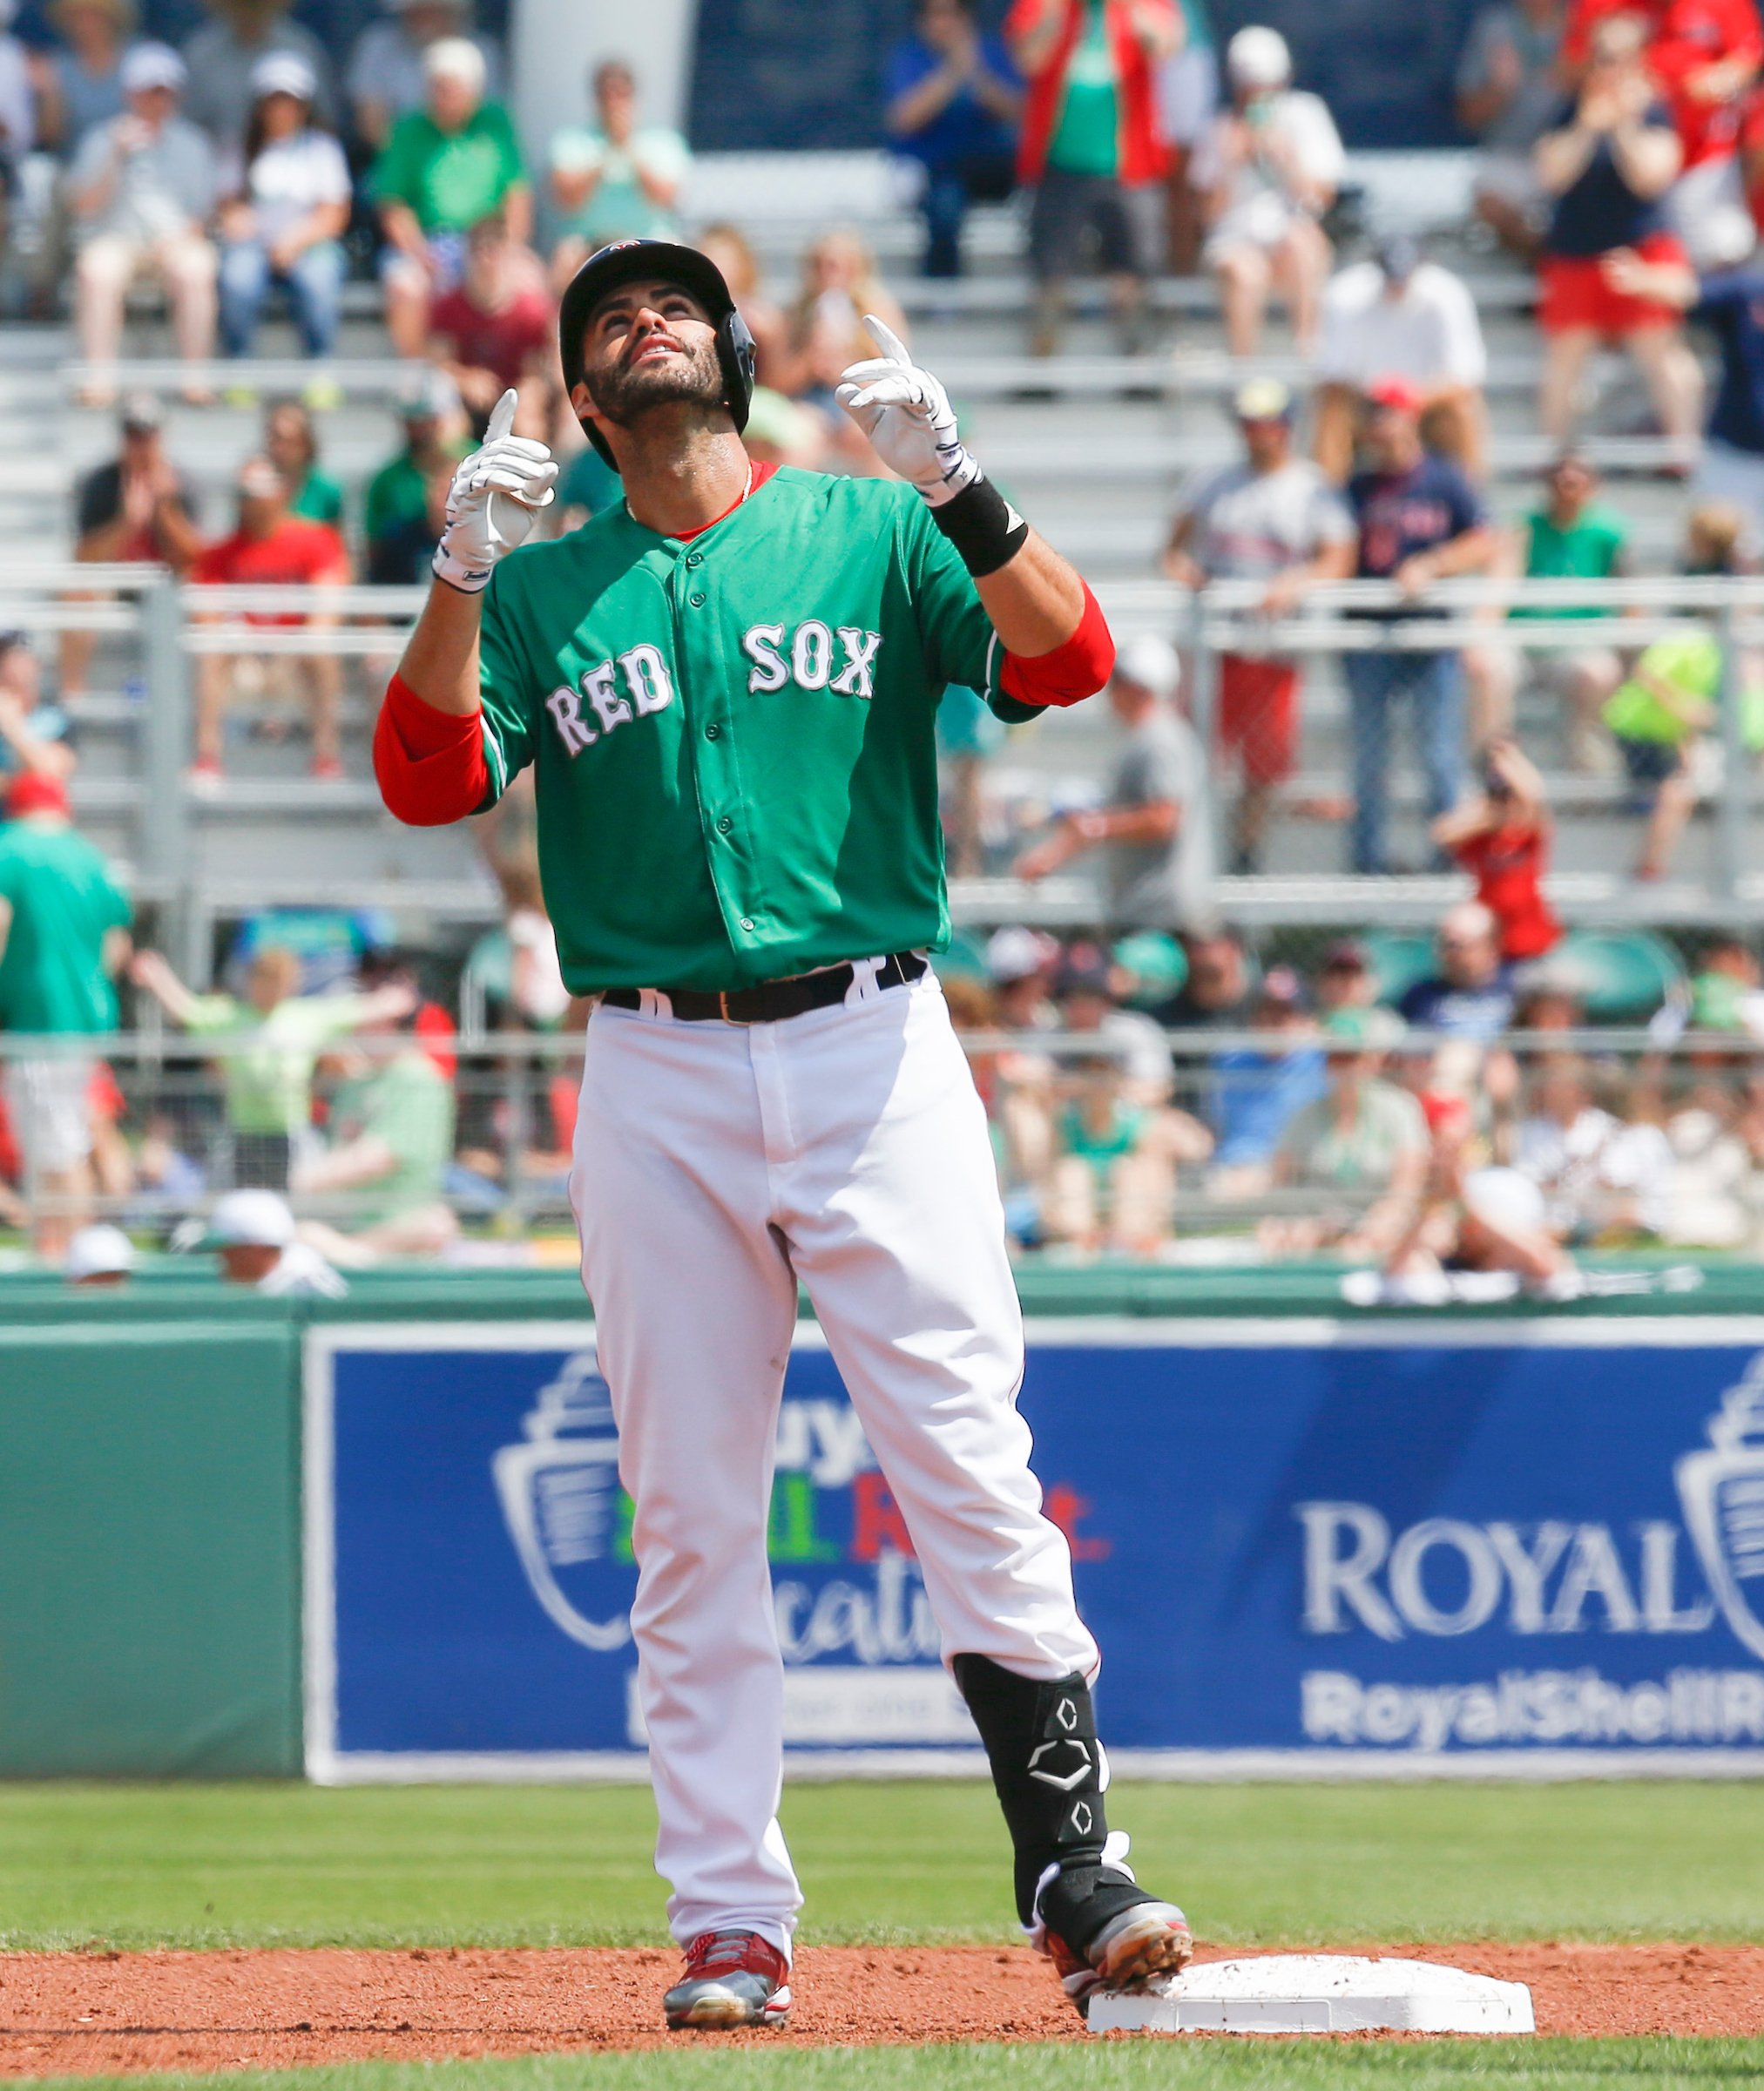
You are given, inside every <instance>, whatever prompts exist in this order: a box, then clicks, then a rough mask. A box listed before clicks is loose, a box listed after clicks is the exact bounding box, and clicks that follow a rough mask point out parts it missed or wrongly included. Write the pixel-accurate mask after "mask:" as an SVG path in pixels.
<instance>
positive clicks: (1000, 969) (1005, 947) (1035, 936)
mask: <svg viewBox="0 0 1764 2091" xmlns="http://www.w3.org/2000/svg"><path fill="white" fill-rule="evenodd" d="M1058 957H1059V946H1058V944H1056V943H1055V942H1054V940H1053V939H1052V937H1047V936H1044V935H1043V933H1042V932H1041V931H1040V930H1030V929H1024V927H1023V926H1022V924H1018V923H1007V924H1005V926H1004V928H1003V929H1002V930H993V932H992V934H991V936H990V938H989V939H988V940H987V944H986V971H987V973H988V974H989V976H990V978H991V980H992V983H993V985H995V986H997V987H1007V986H1009V985H1010V983H1011V982H1012V981H1013V980H1029V979H1032V978H1034V976H1035V975H1036V974H1037V973H1044V972H1046V971H1047V970H1048V968H1049V967H1050V966H1051V964H1053V962H1054V961H1055V959H1056V958H1058Z"/></svg>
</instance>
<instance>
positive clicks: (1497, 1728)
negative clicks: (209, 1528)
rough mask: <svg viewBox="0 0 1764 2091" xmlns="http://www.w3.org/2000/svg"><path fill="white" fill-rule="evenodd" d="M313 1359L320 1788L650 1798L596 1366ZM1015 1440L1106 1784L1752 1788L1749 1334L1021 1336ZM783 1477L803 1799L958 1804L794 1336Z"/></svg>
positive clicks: (1762, 1520)
mask: <svg viewBox="0 0 1764 2091" xmlns="http://www.w3.org/2000/svg"><path fill="white" fill-rule="evenodd" d="M307 1340H308V1360H307V1402H306V1439H305V1445H306V1452H305V1457H306V1492H305V1516H306V1561H305V1573H306V1646H307V1762H308V1770H309V1772H310V1774H311V1776H314V1778H317V1779H321V1780H326V1781H342V1780H362V1779H376V1778H377V1779H420V1778H457V1777H475V1776H476V1777H556V1776H615V1777H617V1776H641V1773H642V1770H643V1749H644V1736H643V1725H642V1718H641V1713H640V1709H639V1703H638V1699H637V1695H636V1691H635V1668H636V1655H635V1651H634V1650H633V1648H632V1644H631V1634H630V1622H629V1609H630V1605H631V1600H632V1592H633V1589H634V1587H635V1581H636V1573H637V1572H636V1565H635V1562H634V1560H633V1559H632V1547H631V1539H630V1504H629V1500H628V1499H627V1498H626V1497H625V1495H624V1493H623V1492H622V1491H621V1489H620V1487H619V1485H618V1442H617V1436H616V1432H615V1431H614V1427H613V1422H612V1406H611V1402H610V1399H609V1397H608V1394H607V1390H606V1386H605V1381H604V1380H603V1379H602V1378H601V1377H600V1374H599V1371H598V1364H597V1362H596V1358H595V1354H594V1350H593V1343H592V1331H591V1329H589V1330H585V1329H584V1326H583V1325H582V1324H579V1323H577V1324H558V1325H557V1326H553V1327H528V1328H509V1327H502V1326H490V1327H486V1326H483V1325H482V1324H459V1325H457V1326H449V1325H446V1324H425V1325H422V1326H403V1325H380V1326H374V1327H367V1326H363V1327H353V1328H352V1327H349V1326H348V1325H336V1324H333V1325H330V1326H328V1327H321V1328H318V1329H315V1330H313V1331H311V1332H310V1333H309V1335H308V1339H307ZM1022 1406H1023V1410H1024V1414H1025V1416H1026V1417H1027V1418H1028V1419H1029V1421H1030V1424H1031V1427H1032V1428H1033V1430H1034V1432H1035V1438H1036V1447H1037V1452H1036V1464H1037V1472H1039V1474H1040V1476H1041V1479H1042V1482H1043V1485H1044V1489H1045V1492H1046V1501H1047V1507H1048V1510H1049V1512H1050V1514H1051V1516H1052V1517H1053V1518H1054V1519H1055V1521H1056V1522H1057V1523H1058V1524H1059V1525H1060V1526H1061V1527H1062V1528H1063V1529H1064V1532H1065V1533H1066V1535H1067V1537H1068V1539H1069V1540H1070V1542H1071V1549H1072V1556H1073V1563H1074V1572H1075V1574H1076V1577H1077V1582H1078V1598H1079V1602H1080V1604H1081V1606H1082V1607H1083V1609H1084V1611H1085V1616H1086V1618H1087V1619H1088V1621H1090V1624H1091V1625H1092V1627H1093V1629H1094V1630H1095V1632H1096V1634H1097V1635H1098V1640H1099V1641H1100V1642H1101V1644H1102V1648H1103V1652H1104V1669H1103V1676H1102V1681H1101V1683H1100V1686H1099V1688H1098V1705H1099V1711H1100V1714H1101V1716H1102V1719H1103V1722H1104V1723H1105V1734H1106V1736H1107V1737H1108V1740H1109V1743H1110V1749H1111V1756H1112V1758H1113V1760H1114V1762H1115V1763H1116V1765H1117V1767H1118V1768H1119V1770H1123V1771H1130V1772H1136V1773H1139V1774H1151V1775H1165V1776H1193V1777H1208V1776H1211V1777H1230V1776H1297V1777H1311V1776H1337V1777H1339V1776H1380V1777H1390V1776H1404V1775H1409V1776H1415V1775H1423V1776H1437V1775H1440V1774H1457V1775H1461V1776H1530V1777H1549V1776H1570V1775H1574V1774H1580V1773H1589V1772H1591V1773H1600V1774H1605V1775H1607V1776H1610V1775H1620V1774H1624V1773H1639V1772H1646V1771H1659V1772H1666V1771H1671V1772H1673V1773H1680V1774H1681V1773H1698V1772H1703V1773H1707V1774H1710V1775H1718V1774H1727V1775H1731V1774H1734V1773H1739V1772H1746V1773H1748V1774H1750V1775H1752V1776H1757V1775H1759V1774H1760V1773H1764V1321H1749V1320H1745V1319H1741V1318H1738V1317H1720V1318H1716V1317H1694V1316H1675V1317H1673V1318H1660V1319H1653V1318H1632V1319H1625V1320H1623V1321H1620V1322H1619V1321H1616V1320H1612V1321H1605V1322H1601V1321H1597V1320H1587V1319H1571V1320H1570V1319H1565V1320H1554V1321H1552V1320H1541V1319H1540V1320H1519V1319H1514V1320H1511V1321H1478V1322H1469V1321H1463V1322H1456V1323H1454V1322H1440V1323H1422V1322H1417V1321H1414V1320H1409V1321H1404V1322H1401V1323H1398V1322H1394V1321H1393V1322H1384V1323H1363V1322H1362V1323H1351V1324H1349V1323H1337V1322H1334V1321H1290V1322H1284V1323H1280V1322H1274V1323H1254V1322H1250V1321H1240V1322H1222V1321H1214V1322H1196V1321H1105V1320H1094V1321H1092V1320H1085V1321H1072V1322H1061V1323H1057V1322H1041V1323H1031V1324H1030V1358H1029V1370H1028V1372H1027V1375H1026V1377H1025V1380H1024V1390H1023V1396H1022ZM777 1453H778V1457H777V1480H776V1485H775V1487H774V1494H773V1499H772V1506H771V1533H770V1550H771V1558H772V1571H773V1602H774V1607H775V1611H776V1620H777V1627H778V1637H779V1642H780V1646H781V1650H782V1653H783V1659H784V1705H785V1729H786V1737H787V1747H788V1749H789V1750H790V1753H791V1756H792V1760H793V1766H794V1770H796V1771H798V1772H799V1773H824V1772H830V1771H835V1770H853V1771H855V1770H889V1771H892V1772H896V1773H902V1772H913V1771H923V1770H935V1771H950V1770H970V1769H978V1768H979V1758H978V1755H977V1739H976V1737H975V1736H974V1732H973V1729H972V1728H971V1726H970V1723H969V1721H968V1718H967V1715H966V1712H965V1710H964V1709H963V1706H962V1704H961V1702H960V1700H959V1699H958V1698H957V1696H956V1693H955V1691H954V1689H953V1688H952V1686H951V1685H950V1682H949V1679H948V1676H947V1674H946V1673H945V1671H944V1670H943V1668H942V1666H941V1662H940V1660H939V1657H940V1649H939V1644H938V1639H937V1633H936V1625H935V1623H934V1621H933V1620H932V1618H931V1615H930V1610H929V1605H928V1602H927V1600H926V1597H925V1593H924V1589H923V1584H922V1581H921V1580H920V1576H919V1572H918V1567H917V1564H916V1560H915V1559H914V1555H913V1551H912V1542H911V1539H910V1535H909V1533H908V1531H907V1529H906V1526H905V1523H904V1520H903V1519H902V1516H901V1513H900V1511H899V1509H898V1507H897V1506H896V1503H895V1501H894V1499H893V1497H892V1496H891V1494H890V1493H889V1489H888V1486H887V1484H886V1481H885V1480H884V1479H883V1477H882V1474H881V1473H880V1472H878V1471H877V1469H876V1465H875V1460H874V1458H873V1457H872V1455H871V1453H870V1451H869V1448H868V1445H867V1444H866V1443H865V1441H864V1437H863V1431H862V1425H861V1424H860V1422H859V1419H858V1418H857V1417H856V1416H855V1413H854V1411H853V1410H852V1407H851V1404H850V1403H849V1401H848V1399H847V1397H846V1394H845V1391H844V1388H843V1386H842V1385H841V1381H840V1378H839V1375H838V1373H837V1372H836V1371H835V1369H834V1365H833V1362H832V1360H831V1358H830V1357H828V1353H827V1350H826V1349H825V1347H824V1345H823V1343H821V1340H820V1336H819V1332H818V1331H817V1330H814V1328H813V1327H812V1326H806V1325H805V1326H804V1327H803V1329H802V1330H801V1331H800V1332H799V1337H798V1342H797V1344H796V1347H795V1350H794V1353H793V1356H792V1358H791V1361H790V1367H789V1370H788V1373H787V1378H786V1384H785V1390H784V1399H783V1405H782V1409H781V1414H780V1418H779V1424H778V1440H777Z"/></svg>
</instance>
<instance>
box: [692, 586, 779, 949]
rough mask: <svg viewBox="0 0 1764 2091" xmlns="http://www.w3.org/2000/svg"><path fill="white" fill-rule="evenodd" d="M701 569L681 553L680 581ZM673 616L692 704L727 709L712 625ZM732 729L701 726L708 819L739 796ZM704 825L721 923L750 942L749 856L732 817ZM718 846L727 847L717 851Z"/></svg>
mask: <svg viewBox="0 0 1764 2091" xmlns="http://www.w3.org/2000/svg"><path fill="white" fill-rule="evenodd" d="M705 564H706V555H705V554H704V553H703V552H696V551H693V552H685V553H683V554H682V555H681V558H680V562H679V570H678V571H679V578H680V579H685V578H686V574H687V573H690V574H691V576H692V578H693V579H694V580H696V579H699V578H700V573H699V570H700V568H702V567H703V566H704V565H705ZM706 599H707V598H706V594H705V592H704V590H703V589H702V588H696V587H695V588H693V589H692V590H691V591H690V592H688V593H687V594H686V596H685V597H684V602H683V606H684V607H685V608H686V609H688V610H702V609H703V608H704V606H705V604H706ZM674 600H675V602H676V604H677V605H678V604H681V602H682V599H681V597H679V596H678V595H676V597H675V598H674ZM675 616H676V619H678V623H679V645H680V648H681V653H682V657H683V658H684V659H687V660H693V662H694V664H695V666H696V667H697V668H698V670H699V671H700V672H699V673H694V674H693V688H694V691H695V693H697V699H696V700H697V701H700V702H702V703H703V704H704V705H705V707H706V708H709V707H712V706H717V707H725V706H726V705H727V690H728V687H729V684H728V673H729V670H728V666H727V662H725V661H723V660H719V659H717V658H716V646H717V640H716V633H715V625H716V620H715V619H701V618H693V619H685V618H681V617H679V610H678V609H677V610H676V612H675ZM734 729H735V721H734V720H733V718H732V717H729V716H727V715H726V716H724V717H722V718H711V719H706V721H705V722H704V727H703V733H702V740H701V742H700V747H701V749H702V753H701V755H700V758H699V761H697V762H696V763H694V765H693V767H694V768H695V769H696V770H697V771H698V784H699V802H700V805H701V806H703V807H705V809H706V814H707V815H708V812H709V809H710V808H712V807H714V806H715V805H716V804H717V803H718V802H719V801H720V802H721V803H722V804H723V805H725V806H727V805H729V804H730V803H731V802H733V801H735V800H736V799H737V798H738V797H739V788H738V773H737V769H736V763H735V740H736V735H735V730H734ZM706 744H708V745H706ZM707 826H708V829H709V839H710V841H711V842H712V844H713V846H712V848H711V849H710V850H709V852H708V855H709V858H710V869H711V881H712V883H713V885H714V886H715V887H716V889H717V893H718V896H719V897H720V899H721V901H722V903H723V906H724V909H725V910H726V912H725V915H724V920H725V921H726V922H732V923H733V925H734V927H735V928H737V929H738V930H739V931H740V935H741V936H743V937H751V936H752V935H753V934H754V930H756V929H757V928H758V926H759V924H758V922H757V919H756V918H755V917H754V915H753V914H752V913H751V912H742V913H739V914H738V913H737V912H736V910H738V909H745V910H751V909H752V907H753V904H754V899H755V898H756V897H757V896H756V895H755V894H754V893H753V892H751V891H747V890H743V889H744V887H747V886H748V885H749V884H750V883H751V880H752V868H751V866H749V865H748V864H747V863H746V862H745V861H744V860H745V857H746V854H747V853H746V851H745V850H744V849H743V848H742V846H741V842H740V839H739V838H738V839H737V840H735V841H734V842H729V841H728V838H729V837H731V836H733V835H734V833H735V822H734V816H733V815H731V814H727V813H723V814H719V815H717V816H716V817H715V818H714V819H713V820H708V821H707ZM719 844H727V846H726V847H719V846H717V845H719Z"/></svg>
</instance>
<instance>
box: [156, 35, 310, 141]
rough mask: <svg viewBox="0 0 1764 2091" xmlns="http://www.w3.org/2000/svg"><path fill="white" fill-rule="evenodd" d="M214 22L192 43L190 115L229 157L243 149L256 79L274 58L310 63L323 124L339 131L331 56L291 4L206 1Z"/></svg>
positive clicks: (187, 50)
mask: <svg viewBox="0 0 1764 2091" xmlns="http://www.w3.org/2000/svg"><path fill="white" fill-rule="evenodd" d="M205 4H206V7H207V10H208V12H209V13H210V15H212V16H213V20H212V21H209V22H205V23H204V24H203V25H202V26H201V28H200V29H199V30H196V31H195V33H194V34H193V36H191V37H188V38H187V39H186V42H185V45H184V62H185V64H186V65H188V66H189V68H190V90H189V94H188V97H187V98H186V104H185V113H186V115H187V116H188V117H189V118H190V120H191V122H192V123H194V124H199V125H201V126H202V128H203V129H204V130H205V131H206V132H207V133H208V135H209V137H210V138H211V139H213V141H214V144H215V145H216V147H217V148H219V149H220V150H221V151H225V150H226V148H227V147H229V146H233V147H237V146H238V145H240V142H241V140H242V139H244V137H245V132H246V126H247V124H248V123H249V122H250V121H251V111H252V105H253V101H254V100H255V98H256V96H255V92H254V91H253V86H252V79H251V76H252V74H253V72H254V71H255V70H256V69H257V67H258V66H259V65H260V64H262V62H263V61H264V59H265V58H268V57H269V56H270V55H271V53H272V52H277V51H280V52H282V53H285V54H287V56H289V57H293V58H301V59H304V60H305V62H306V64H308V66H309V67H310V68H311V69H312V74H313V81H314V93H313V99H314V106H315V107H316V109H317V112H318V115H319V119H320V121H321V123H323V124H326V125H329V126H332V127H335V124H336V121H337V113H338V105H337V78H336V74H335V71H334V70H333V68H332V65H331V58H330V53H329V52H328V51H327V50H326V49H325V46H324V45H323V44H322V43H321V42H320V40H319V38H318V37H315V36H314V34H313V32H312V30H309V29H305V28H303V27H302V26H301V24H299V23H298V22H294V21H291V20H290V19H289V17H288V0H205Z"/></svg>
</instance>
